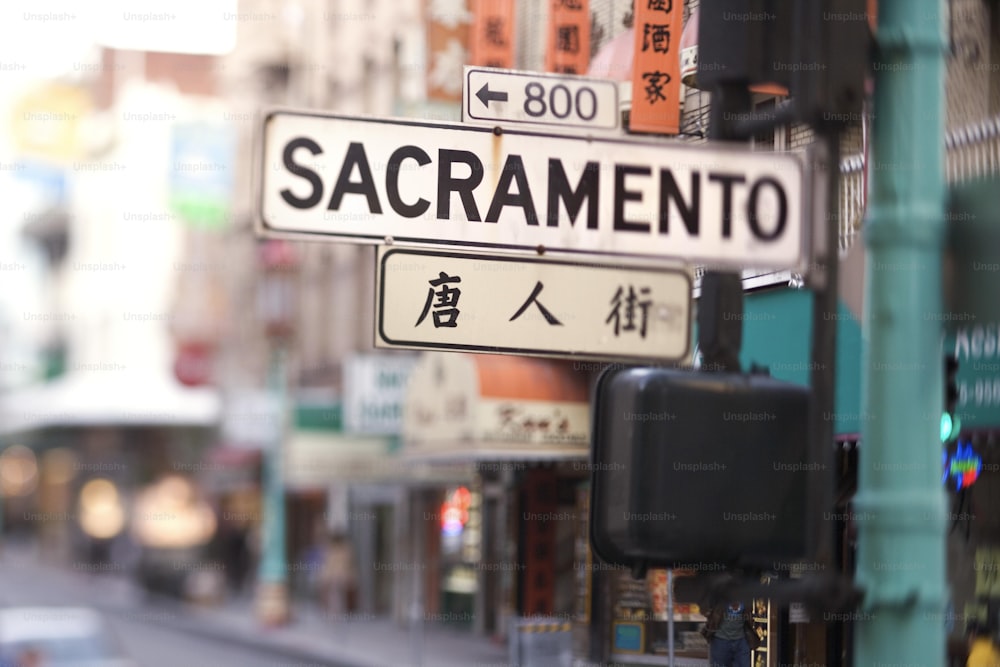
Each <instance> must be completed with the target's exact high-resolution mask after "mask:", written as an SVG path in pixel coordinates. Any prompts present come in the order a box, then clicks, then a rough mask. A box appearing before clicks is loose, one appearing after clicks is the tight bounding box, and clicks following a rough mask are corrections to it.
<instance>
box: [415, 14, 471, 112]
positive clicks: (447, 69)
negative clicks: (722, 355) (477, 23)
mask: <svg viewBox="0 0 1000 667" xmlns="http://www.w3.org/2000/svg"><path fill="white" fill-rule="evenodd" d="M424 16H426V17H427V20H426V23H427V99H428V100H434V101H437V102H461V101H462V80H463V69H464V68H465V65H466V63H467V62H468V56H469V54H468V50H467V45H468V43H469V23H470V21H471V20H472V15H471V14H470V13H469V11H468V6H467V5H466V0H424Z"/></svg>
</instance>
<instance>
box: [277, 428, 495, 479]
mask: <svg viewBox="0 0 1000 667" xmlns="http://www.w3.org/2000/svg"><path fill="white" fill-rule="evenodd" d="M393 448H394V445H393V441H392V439H391V438H387V437H378V436H360V435H351V434H344V433H335V432H331V431H305V430H296V431H293V432H292V433H291V434H290V435H289V437H288V438H287V439H286V440H285V443H284V453H285V458H284V463H285V465H284V479H285V487H286V488H288V489H290V490H293V491H310V490H322V489H327V488H328V487H329V486H331V485H333V484H338V483H340V484H357V483H398V484H405V485H408V486H421V485H440V484H453V483H463V482H469V481H471V480H472V479H473V478H474V476H475V474H474V473H475V471H474V469H473V468H472V466H470V465H461V464H457V465H454V464H453V465H448V466H443V467H442V466H434V465H431V464H430V463H427V462H423V463H420V462H414V461H410V460H404V459H402V458H400V457H399V456H397V455H396V454H395V453H394V452H393Z"/></svg>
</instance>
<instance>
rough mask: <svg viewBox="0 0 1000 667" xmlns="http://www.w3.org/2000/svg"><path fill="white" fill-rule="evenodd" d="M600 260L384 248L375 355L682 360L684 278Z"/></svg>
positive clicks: (686, 307)
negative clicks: (422, 352) (403, 351)
mask: <svg viewBox="0 0 1000 667" xmlns="http://www.w3.org/2000/svg"><path fill="white" fill-rule="evenodd" d="M606 261H607V262H608V263H605V264H582V263H580V262H575V261H572V260H567V259H548V258H537V257H530V256H517V255H481V254H474V253H458V252H452V251H447V250H424V249H404V248H391V247H386V246H383V247H380V248H379V251H378V269H377V277H376V281H377V284H376V293H377V295H378V296H377V299H378V304H377V313H376V334H375V346H376V347H404V348H414V349H432V350H440V349H445V350H458V351H467V352H489V353H509V354H522V355H541V356H548V357H571V358H601V359H623V360H630V361H640V360H658V361H680V360H684V359H686V358H687V357H688V355H689V352H690V343H691V276H690V275H689V273H688V272H687V270H685V269H681V268H677V267H669V266H666V267H649V266H631V265H622V264H613V263H611V262H612V261H613V260H612V259H611V258H606Z"/></svg>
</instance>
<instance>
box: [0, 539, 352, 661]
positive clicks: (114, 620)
mask: <svg viewBox="0 0 1000 667" xmlns="http://www.w3.org/2000/svg"><path fill="white" fill-rule="evenodd" d="M0 605H3V606H12V607H39V606H53V607H66V606H83V607H93V608H95V609H98V610H99V611H101V612H102V613H104V614H105V615H106V618H107V619H108V621H109V622H110V625H111V627H112V629H113V632H114V635H115V636H116V638H117V639H118V641H120V643H121V645H122V647H123V648H124V650H125V653H126V655H127V656H128V657H130V658H131V659H133V660H135V662H136V664H137V665H138V666H140V667H175V666H176V665H179V664H183V665H191V667H210V666H214V665H246V666H247V667H276V666H277V665H287V666H288V667H295V666H301V667H306V665H321V664H323V665H335V664H336V663H326V662H322V663H321V662H315V661H308V662H306V661H305V660H304V659H303V657H302V655H301V654H296V653H295V652H291V653H289V652H281V651H274V652H273V653H270V652H268V651H262V650H261V647H260V646H259V645H258V646H253V645H247V644H245V643H241V642H240V641H239V639H238V638H235V637H229V638H227V637H226V636H225V635H224V634H223V635H221V636H220V635H219V633H214V634H213V633H211V632H209V633H204V632H203V633H199V632H197V628H193V627H192V624H191V622H190V620H188V621H187V622H184V621H185V619H186V618H187V617H186V614H185V612H184V610H183V609H182V608H181V607H178V606H177V605H176V604H170V603H169V602H168V601H161V602H160V603H159V604H156V603H154V602H151V601H148V600H147V599H146V596H145V595H143V593H142V592H141V591H139V590H137V589H136V587H135V586H134V585H132V584H131V582H130V581H129V580H128V579H126V578H123V577H121V576H116V575H114V574H103V573H102V574H89V573H83V572H73V571H67V570H64V569H59V568H56V567H54V566H51V565H49V566H46V565H45V563H44V559H41V558H40V557H39V554H38V552H37V550H36V549H35V548H34V547H32V546H31V545H25V544H16V543H15V544H10V545H7V546H6V547H5V548H4V549H3V554H2V557H0Z"/></svg>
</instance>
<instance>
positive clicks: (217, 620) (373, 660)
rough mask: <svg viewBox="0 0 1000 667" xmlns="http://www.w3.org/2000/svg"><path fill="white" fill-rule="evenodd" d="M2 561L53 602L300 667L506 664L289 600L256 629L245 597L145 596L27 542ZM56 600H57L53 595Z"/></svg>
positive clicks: (494, 656)
mask: <svg viewBox="0 0 1000 667" xmlns="http://www.w3.org/2000/svg"><path fill="white" fill-rule="evenodd" d="M0 560H2V562H3V563H7V564H12V565H16V566H17V567H18V568H19V569H23V571H24V572H25V574H29V573H30V575H31V576H37V577H41V578H44V580H46V581H48V582H50V583H51V584H52V585H54V586H57V587H58V590H59V591H60V595H59V600H58V602H59V603H60V604H83V605H87V606H90V607H95V608H97V609H99V610H101V611H103V612H105V613H108V614H112V615H123V616H127V617H129V618H130V619H133V620H136V621H142V622H150V623H157V624H160V625H164V626H170V627H174V628H177V629H178V630H182V631H183V632H187V633H191V634H194V635H198V636H202V637H206V638H210V639H213V640H217V641H223V642H235V643H239V644H241V645H244V646H249V647H252V648H255V649H258V650H260V651H262V652H266V653H272V654H277V655H281V656H284V657H287V658H292V659H294V660H296V661H298V662H301V663H303V665H302V667H306V666H308V667H312V666H314V665H331V666H334V667H407V666H415V667H509V662H508V655H507V647H506V645H502V646H501V645H497V644H495V643H493V642H492V641H490V640H489V639H486V638H483V637H476V636H472V635H470V634H468V633H465V632H462V631H458V630H453V629H450V628H446V627H441V626H437V625H434V624H431V623H424V624H423V633H422V635H423V636H421V633H420V632H419V631H417V632H411V631H410V630H409V629H407V628H404V627H400V626H399V625H397V624H396V623H394V622H393V621H392V620H390V619H382V618H375V617H371V616H366V615H363V614H353V615H350V616H349V618H348V619H346V620H343V619H336V620H335V619H331V618H329V617H326V616H325V615H324V614H323V613H322V612H321V611H319V610H318V609H315V608H314V607H313V606H312V605H308V604H305V603H302V604H299V605H297V606H294V605H295V603H293V610H292V613H293V615H294V617H293V620H292V622H291V623H290V624H289V625H287V626H284V627H281V628H263V627H262V626H261V625H259V624H258V623H257V621H256V620H255V618H254V617H253V605H252V601H251V600H249V599H248V600H243V601H238V602H233V603H229V604H223V605H221V606H217V607H207V606H197V605H193V604H186V603H183V602H179V601H175V600H171V599H161V598H158V599H156V600H155V601H150V600H149V599H148V597H146V596H145V595H144V593H143V592H142V591H140V590H139V589H138V588H137V587H136V586H134V585H133V584H132V582H131V581H130V579H129V578H128V577H127V576H126V575H125V574H119V573H102V574H91V573H86V572H80V571H74V570H73V569H70V568H68V567H66V566H62V567H60V566H58V565H56V564H53V563H47V562H45V559H44V557H43V556H42V554H39V553H38V552H37V550H36V549H35V548H33V547H31V546H26V545H7V546H5V548H4V549H3V553H2V559H0ZM53 602H54V603H55V602H56V601H55V600H53Z"/></svg>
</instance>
